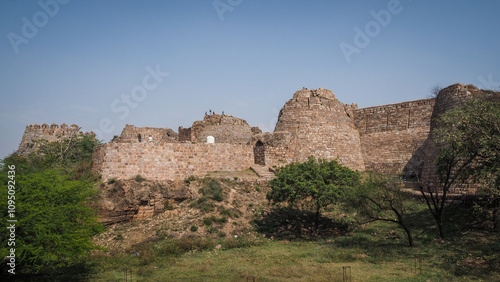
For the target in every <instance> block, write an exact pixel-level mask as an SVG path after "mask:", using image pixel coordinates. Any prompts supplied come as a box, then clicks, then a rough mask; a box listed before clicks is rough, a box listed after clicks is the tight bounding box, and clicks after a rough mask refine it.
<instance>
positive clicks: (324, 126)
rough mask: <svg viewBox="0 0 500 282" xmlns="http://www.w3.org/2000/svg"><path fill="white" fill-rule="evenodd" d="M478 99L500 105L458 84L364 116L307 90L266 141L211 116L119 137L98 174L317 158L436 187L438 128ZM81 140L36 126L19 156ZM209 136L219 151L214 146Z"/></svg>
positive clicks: (192, 171)
mask: <svg viewBox="0 0 500 282" xmlns="http://www.w3.org/2000/svg"><path fill="white" fill-rule="evenodd" d="M475 96H488V97H489V98H491V99H495V100H498V99H499V97H500V95H499V93H498V92H491V91H483V90H479V89H477V88H476V87H474V86H472V85H464V84H458V83H457V84H453V85H451V86H448V87H446V88H444V89H442V90H441V91H440V92H439V94H438V95H437V97H436V98H430V99H422V100H416V101H409V102H402V103H397V104H390V105H382V106H377V107H368V108H361V109H358V107H357V105H356V104H352V105H347V104H343V103H341V102H340V101H339V100H338V99H337V98H336V97H335V95H334V93H333V92H332V91H330V90H327V89H322V88H319V89H311V90H308V89H305V88H304V89H302V90H299V91H297V92H295V94H294V95H293V97H292V99H290V100H289V101H287V102H286V103H285V105H284V106H283V108H282V109H281V111H280V114H279V117H278V121H277V123H276V126H275V129H274V131H273V132H266V133H262V132H261V130H260V129H258V128H257V127H251V126H250V125H249V124H248V123H247V122H246V121H245V120H242V119H239V118H236V117H234V116H230V115H218V114H213V115H205V116H204V119H203V120H201V121H195V122H194V123H193V124H192V126H191V127H189V128H183V127H179V128H178V132H175V131H174V130H172V129H170V128H152V127H135V126H133V125H126V126H125V128H124V129H123V131H122V133H121V135H120V136H119V137H117V138H114V139H113V140H112V141H111V142H109V143H107V144H103V145H100V146H98V147H97V148H95V150H94V154H93V170H94V171H95V172H96V173H99V174H100V175H102V178H103V179H104V180H107V179H111V178H115V179H128V178H132V177H134V176H136V175H141V176H142V177H144V178H146V179H150V180H175V179H185V178H187V177H189V176H191V175H193V176H204V175H206V173H207V172H209V171H236V170H244V169H248V168H250V167H256V166H257V167H261V168H265V169H271V168H272V167H276V166H283V165H286V164H288V163H291V162H301V161H305V160H307V158H308V157H309V156H314V157H316V158H322V159H327V160H334V159H336V160H338V161H339V162H340V163H342V164H344V165H346V166H347V167H349V168H351V169H354V170H359V171H365V170H369V171H376V172H381V173H387V174H393V175H397V174H404V175H407V176H410V177H411V176H416V175H419V176H420V175H421V176H422V178H423V179H424V180H428V181H430V180H432V181H436V179H435V174H436V173H435V171H436V168H435V166H434V162H433V160H434V156H435V155H436V154H437V152H438V151H439V148H437V146H436V145H435V142H434V141H433V136H432V129H433V128H435V127H436V126H438V125H437V124H436V122H435V121H436V119H437V117H438V116H439V115H440V114H441V113H443V112H445V111H447V110H450V109H452V108H454V107H456V106H458V105H461V104H462V103H464V102H465V101H466V100H468V99H470V98H471V97H475ZM492 97H493V98H492ZM75 133H78V134H84V133H81V132H79V128H78V126H76V125H72V126H71V127H68V126H67V125H65V124H62V125H61V126H60V127H59V126H57V125H52V126H50V127H49V126H48V125H46V124H44V125H42V126H39V125H28V126H27V127H26V131H25V133H24V136H23V139H22V141H21V144H20V146H19V149H18V151H17V152H18V153H21V154H27V153H30V152H32V151H33V150H34V149H36V148H35V146H34V145H33V144H35V143H36V142H34V140H36V139H46V140H48V141H55V140H57V138H60V137H61V136H67V135H68V134H75ZM87 134H91V133H87ZM149 136H151V138H152V141H151V142H150V141H149ZM208 136H213V137H214V138H215V143H213V144H208V143H207V142H206V140H207V137H208ZM271 170H272V169H271Z"/></svg>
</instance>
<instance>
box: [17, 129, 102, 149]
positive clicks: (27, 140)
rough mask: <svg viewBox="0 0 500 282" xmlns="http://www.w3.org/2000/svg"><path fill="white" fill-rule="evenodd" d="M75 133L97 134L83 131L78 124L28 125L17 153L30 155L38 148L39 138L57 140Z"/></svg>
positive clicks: (50, 140)
mask: <svg viewBox="0 0 500 282" xmlns="http://www.w3.org/2000/svg"><path fill="white" fill-rule="evenodd" d="M74 135H88V136H95V134H94V133H93V132H86V133H84V132H82V131H80V127H79V126H78V125H76V124H72V125H70V126H68V125H67V124H65V123H63V124H61V125H60V126H59V125H58V124H55V123H53V124H51V125H50V126H49V125H48V124H46V123H44V124H42V125H39V124H30V125H28V126H26V129H25V130H24V134H23V138H22V139H21V143H20V144H19V148H18V149H17V151H16V153H17V154H20V155H28V154H30V153H31V152H33V151H35V150H36V149H37V148H38V143H37V141H38V140H46V141H48V142H55V141H58V140H60V139H64V138H69V137H71V136H74Z"/></svg>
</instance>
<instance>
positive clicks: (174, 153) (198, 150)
mask: <svg viewBox="0 0 500 282" xmlns="http://www.w3.org/2000/svg"><path fill="white" fill-rule="evenodd" d="M253 163H254V155H253V149H252V147H251V146H247V145H239V144H227V143H219V144H203V143H198V144H191V143H160V142H158V143H155V142H153V143H146V142H141V143H108V144H105V145H102V146H99V147H97V148H96V149H95V151H94V155H93V170H94V171H95V172H97V173H99V174H100V175H102V178H103V179H104V180H108V179H111V178H116V179H129V178H132V177H134V176H136V175H141V176H142V177H144V178H146V179H148V180H166V179H169V180H174V179H186V178H187V177H189V176H191V175H193V176H205V175H206V173H207V172H209V171H237V170H245V169H248V168H250V166H251V165H253Z"/></svg>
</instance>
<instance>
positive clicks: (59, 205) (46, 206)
mask: <svg viewBox="0 0 500 282" xmlns="http://www.w3.org/2000/svg"><path fill="white" fill-rule="evenodd" d="M6 175H7V173H6V172H5V170H3V171H2V176H1V182H2V190H1V197H2V199H7V196H8V195H7V182H8V179H6V177H5V176H6ZM15 191H16V193H15V194H14V196H15V198H14V201H15V212H14V215H15V217H14V218H15V219H16V220H17V223H16V241H15V246H13V247H14V248H15V249H16V257H17V259H16V265H18V266H19V268H18V269H20V270H21V271H22V272H23V273H38V272H40V271H41V270H44V271H50V270H54V269H58V268H61V267H65V266H70V265H72V264H74V263H76V262H79V261H80V259H81V258H82V256H84V255H85V254H86V253H87V252H88V251H89V250H91V249H93V248H94V245H93V243H92V237H93V236H94V235H95V234H97V233H98V232H99V231H100V230H101V225H100V224H99V223H98V222H97V218H96V213H95V211H94V210H92V209H91V208H89V206H88V205H87V203H88V202H89V201H91V200H92V199H93V198H94V197H95V196H96V191H95V190H94V188H93V185H92V184H91V183H86V182H83V181H76V180H68V179H67V176H65V175H61V174H60V173H59V172H58V171H56V170H46V171H42V172H35V173H31V174H17V175H16V178H15ZM0 210H1V215H2V219H1V220H2V222H4V223H5V222H7V219H11V218H9V213H8V210H7V205H5V204H4V205H1V207H0ZM8 224H9V223H8ZM4 230H5V229H4ZM1 234H2V235H1V237H0V238H1V240H0V241H1V242H2V243H1V249H0V255H1V256H2V257H5V256H6V255H8V254H9V249H10V248H7V241H8V239H9V238H8V236H7V235H9V234H6V233H5V232H2V233H1Z"/></svg>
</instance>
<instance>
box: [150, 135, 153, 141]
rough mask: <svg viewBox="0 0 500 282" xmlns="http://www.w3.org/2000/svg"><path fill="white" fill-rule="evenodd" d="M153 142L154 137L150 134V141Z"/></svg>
mask: <svg viewBox="0 0 500 282" xmlns="http://www.w3.org/2000/svg"><path fill="white" fill-rule="evenodd" d="M151 142H153V137H151V135H149V143H151Z"/></svg>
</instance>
